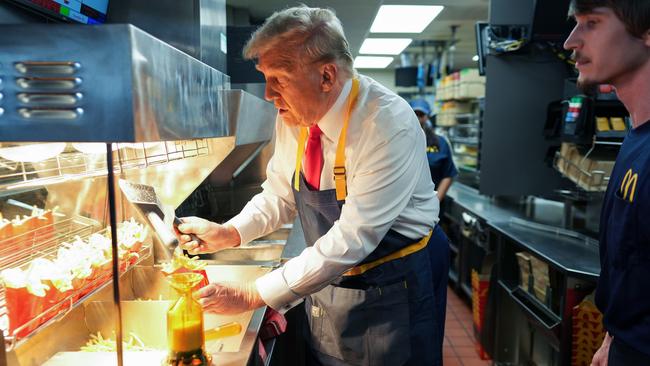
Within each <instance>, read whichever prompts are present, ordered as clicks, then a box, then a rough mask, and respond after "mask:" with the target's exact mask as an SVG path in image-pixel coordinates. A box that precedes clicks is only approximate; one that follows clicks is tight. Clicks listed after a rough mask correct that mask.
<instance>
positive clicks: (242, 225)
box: [225, 215, 256, 245]
mask: <svg viewBox="0 0 650 366" xmlns="http://www.w3.org/2000/svg"><path fill="white" fill-rule="evenodd" d="M240 216H243V215H237V216H235V217H233V218H232V219H230V220H228V221H227V222H226V223H225V225H232V226H233V227H234V228H235V230H237V232H238V233H239V239H240V243H239V245H244V244H247V243H250V242H251V241H252V240H253V239H255V238H256V236H255V233H254V232H253V230H255V225H250V220H249V219H247V218H244V217H240Z"/></svg>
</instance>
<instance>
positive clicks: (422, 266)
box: [293, 174, 449, 366]
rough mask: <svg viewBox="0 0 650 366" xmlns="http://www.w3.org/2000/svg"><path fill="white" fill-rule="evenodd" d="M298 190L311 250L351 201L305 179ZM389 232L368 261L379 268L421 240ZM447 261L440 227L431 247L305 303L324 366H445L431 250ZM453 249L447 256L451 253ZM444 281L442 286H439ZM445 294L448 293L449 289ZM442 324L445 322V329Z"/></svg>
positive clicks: (314, 347) (317, 357)
mask: <svg viewBox="0 0 650 366" xmlns="http://www.w3.org/2000/svg"><path fill="white" fill-rule="evenodd" d="M299 177H300V182H299V184H300V185H299V190H296V189H295V188H294V189H293V191H294V197H295V201H296V205H297V208H298V213H299V215H300V220H301V223H302V229H303V231H304V234H305V240H306V243H307V245H308V246H312V245H313V244H314V243H315V242H316V240H317V239H318V238H320V237H321V236H323V235H325V233H327V232H328V231H329V229H330V228H331V227H332V225H333V224H334V222H335V221H336V220H338V219H339V217H340V215H341V207H342V205H343V204H344V201H337V199H336V192H335V190H334V189H330V190H323V191H312V190H310V188H309V186H308V184H307V183H306V181H305V179H304V177H303V175H302V174H300V175H299ZM419 240H420V239H409V238H407V237H405V236H403V235H401V234H399V233H397V232H395V231H393V230H389V232H388V233H387V234H386V236H385V237H384V238H383V239H382V240H381V242H380V243H379V245H378V247H377V249H376V250H375V251H373V252H372V253H371V254H370V255H369V256H368V257H367V258H366V259H365V260H364V261H363V262H362V263H368V262H372V261H374V260H375V259H378V258H381V257H384V256H386V255H388V254H390V253H392V252H395V251H396V250H399V249H401V248H404V247H406V246H409V245H411V244H414V243H416V242H418V241H419ZM431 246H434V247H437V248H441V249H442V251H443V253H447V254H446V255H447V256H448V255H449V254H448V242H447V238H446V236H445V235H444V233H443V232H442V230H440V229H439V228H438V227H436V229H435V230H434V232H433V234H432V235H431V238H430V239H429V244H428V245H427V248H425V249H422V250H419V251H417V252H415V253H412V254H410V255H407V256H404V257H401V258H398V259H394V260H391V261H389V262H386V263H383V264H381V265H379V266H377V267H374V268H372V269H370V270H368V271H366V272H364V273H362V274H360V275H356V276H341V277H339V278H338V279H336V280H335V281H334V282H333V283H331V284H330V285H328V286H326V287H325V288H323V289H322V290H320V291H318V292H316V293H314V294H312V295H310V296H308V297H307V298H306V299H305V311H306V314H307V319H308V326H309V330H308V337H307V338H308V339H307V340H308V343H309V345H310V349H311V352H312V357H313V361H315V363H316V364H321V365H372V366H381V365H386V366H398V365H426V366H430V365H441V364H442V336H443V335H442V333H441V331H440V330H441V329H443V327H444V310H443V313H442V317H440V313H439V311H437V310H436V309H437V308H438V309H439V304H440V303H441V302H442V303H443V306H444V303H445V300H446V299H436V293H439V291H434V284H433V281H432V278H434V277H436V276H435V274H436V273H440V272H443V273H444V276H446V275H447V274H446V272H444V271H439V270H438V269H437V270H436V271H432V268H431V262H432V261H431V259H430V257H429V249H428V248H429V247H431ZM445 251H446V252H445ZM437 282H442V281H437ZM445 289H446V288H445ZM441 322H442V324H441Z"/></svg>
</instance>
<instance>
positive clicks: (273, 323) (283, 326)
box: [257, 308, 287, 364]
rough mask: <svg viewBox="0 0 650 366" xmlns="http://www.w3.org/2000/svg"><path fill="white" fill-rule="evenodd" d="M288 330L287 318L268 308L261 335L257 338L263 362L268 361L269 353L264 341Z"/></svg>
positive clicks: (259, 353) (258, 349) (258, 350)
mask: <svg viewBox="0 0 650 366" xmlns="http://www.w3.org/2000/svg"><path fill="white" fill-rule="evenodd" d="M286 330H287V319H286V318H285V317H284V315H282V314H280V313H278V312H277V311H275V310H273V309H271V308H266V313H265V314H264V320H263V321H262V328H260V333H259V337H258V338H257V352H258V355H259V356H260V359H261V361H262V363H263V364H265V363H266V358H267V357H268V354H267V353H266V348H264V343H262V341H266V340H269V339H271V338H274V337H277V336H279V335H280V334H282V333H284V332H285V331H286Z"/></svg>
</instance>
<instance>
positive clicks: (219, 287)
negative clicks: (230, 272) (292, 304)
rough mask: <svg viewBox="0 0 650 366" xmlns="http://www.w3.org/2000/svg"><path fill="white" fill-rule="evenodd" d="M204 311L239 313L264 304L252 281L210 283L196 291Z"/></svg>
mask: <svg viewBox="0 0 650 366" xmlns="http://www.w3.org/2000/svg"><path fill="white" fill-rule="evenodd" d="M196 295H197V296H198V298H199V303H201V305H202V306H203V309H204V310H205V311H209V312H212V313H217V314H239V313H243V312H246V311H249V310H254V309H257V308H259V307H261V306H264V301H262V298H261V297H260V295H259V293H258V292H257V288H256V287H255V283H254V282H246V283H243V284H238V283H211V284H209V285H207V286H204V287H203V288H201V289H200V290H198V291H197V292H196Z"/></svg>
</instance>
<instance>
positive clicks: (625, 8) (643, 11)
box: [569, 0, 650, 38]
mask: <svg viewBox="0 0 650 366" xmlns="http://www.w3.org/2000/svg"><path fill="white" fill-rule="evenodd" d="M601 7H605V8H610V9H612V11H614V13H615V14H616V16H617V17H618V18H619V19H620V20H621V21H622V22H623V24H625V28H626V29H627V31H628V32H629V33H630V34H631V35H633V36H635V37H639V38H640V37H642V36H643V34H644V33H645V32H647V31H648V30H650V1H648V0H571V6H570V7H569V16H573V15H579V14H588V13H590V12H592V11H593V10H594V9H595V8H601Z"/></svg>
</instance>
